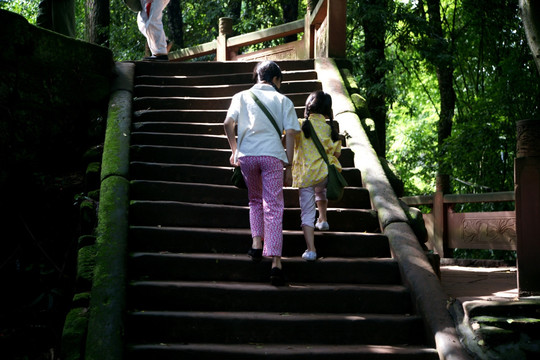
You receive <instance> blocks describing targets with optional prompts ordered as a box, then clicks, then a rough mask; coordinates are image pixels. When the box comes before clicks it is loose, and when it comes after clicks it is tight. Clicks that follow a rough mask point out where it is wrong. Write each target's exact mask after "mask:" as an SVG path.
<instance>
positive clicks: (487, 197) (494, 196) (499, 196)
mask: <svg viewBox="0 0 540 360" xmlns="http://www.w3.org/2000/svg"><path fill="white" fill-rule="evenodd" d="M401 200H402V201H403V202H405V204H407V205H409V206H419V205H433V195H418V196H404V197H402V198H401ZM514 200H515V194H514V192H513V191H501V192H492V193H485V194H446V195H444V197H443V202H444V203H445V204H470V203H496V202H508V201H514Z"/></svg>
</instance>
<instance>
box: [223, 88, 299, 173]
mask: <svg viewBox="0 0 540 360" xmlns="http://www.w3.org/2000/svg"><path fill="white" fill-rule="evenodd" d="M250 90H251V91H252V92H253V93H254V94H255V95H256V96H257V97H258V98H259V99H260V101H261V102H262V103H263V104H264V105H266V108H267V109H268V111H269V112H270V113H271V114H272V116H273V117H274V120H275V121H276V123H277V126H278V127H279V129H280V131H281V133H283V131H284V130H290V129H293V130H296V131H300V125H299V123H298V117H297V116H296V111H295V109H294V105H293V103H292V101H291V100H290V99H289V98H288V97H286V96H285V95H283V94H281V93H279V92H277V91H276V90H275V89H274V88H273V87H272V86H271V85H268V84H255V85H254V86H253V87H251V89H250ZM248 91H249V90H246V91H242V92H239V93H237V94H235V95H234V96H233V98H232V101H231V105H230V107H229V110H228V111H227V117H230V118H232V119H233V120H234V121H235V122H236V123H237V126H238V141H239V145H238V148H237V152H236V154H235V156H236V158H239V157H242V156H273V157H276V158H278V159H280V160H281V161H283V162H284V163H287V162H288V161H287V155H286V153H285V150H284V148H283V144H282V142H281V136H278V133H277V131H276V129H275V128H274V126H273V125H272V122H271V121H270V119H268V117H267V116H266V115H265V113H264V112H263V111H262V110H261V108H260V107H259V105H257V103H256V102H255V100H253V98H252V97H251V95H250V94H249V93H248Z"/></svg>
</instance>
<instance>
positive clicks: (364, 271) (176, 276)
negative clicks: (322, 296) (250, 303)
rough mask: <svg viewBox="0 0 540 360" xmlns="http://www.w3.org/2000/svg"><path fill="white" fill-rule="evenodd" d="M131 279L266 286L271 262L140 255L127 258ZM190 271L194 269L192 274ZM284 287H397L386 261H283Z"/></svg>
mask: <svg viewBox="0 0 540 360" xmlns="http://www.w3.org/2000/svg"><path fill="white" fill-rule="evenodd" d="M129 264H130V265H131V273H132V278H133V279H134V280H135V279H140V280H143V279H144V280H174V281H176V280H189V281H209V280H215V281H239V282H260V283H267V282H268V281H269V274H270V269H271V260H270V259H267V258H264V259H263V260H262V261H260V262H253V261H251V259H250V258H249V257H248V256H247V254H209V253H204V254H202V253H189V254H182V253H178V254H173V253H159V254H158V253H144V252H135V253H132V254H131V255H130V257H129ZM194 269H197V271H195V270H194ZM283 273H284V276H285V279H286V280H287V282H288V284H289V285H287V286H293V285H294V284H301V283H317V282H318V283H325V282H327V283H328V282H335V283H342V284H346V283H347V284H377V283H379V284H387V285H388V284H394V285H396V284H401V282H402V279H401V274H400V272H399V267H398V264H397V262H396V261H395V260H393V259H388V258H333V257H327V258H321V259H318V260H317V261H313V262H306V261H304V260H303V259H302V258H300V254H299V255H298V256H297V257H289V258H285V257H283Z"/></svg>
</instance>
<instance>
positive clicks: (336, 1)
mask: <svg viewBox="0 0 540 360" xmlns="http://www.w3.org/2000/svg"><path fill="white" fill-rule="evenodd" d="M327 6H328V8H327V15H326V21H327V22H328V36H327V46H328V57H331V58H344V57H345V53H346V51H345V50H346V48H347V42H346V40H347V0H328V5H327Z"/></svg>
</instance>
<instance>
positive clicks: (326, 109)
mask: <svg viewBox="0 0 540 360" xmlns="http://www.w3.org/2000/svg"><path fill="white" fill-rule="evenodd" d="M310 114H321V115H324V116H325V117H326V118H327V119H330V124H329V126H330V128H331V129H332V132H331V135H330V137H331V138H332V141H338V140H339V134H338V132H337V130H336V127H335V124H334V115H333V112H332V97H331V96H330V95H329V94H327V93H325V92H324V91H321V90H317V91H314V92H312V93H311V94H309V96H308V98H307V100H306V109H305V111H304V116H305V117H306V120H305V121H304V123H303V124H302V131H303V132H304V136H305V137H306V139H309V138H310V137H311V132H310V127H309V126H308V122H309V115H310Z"/></svg>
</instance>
